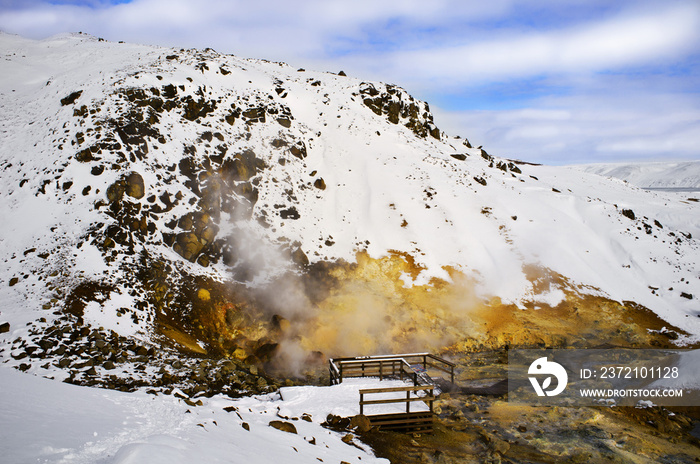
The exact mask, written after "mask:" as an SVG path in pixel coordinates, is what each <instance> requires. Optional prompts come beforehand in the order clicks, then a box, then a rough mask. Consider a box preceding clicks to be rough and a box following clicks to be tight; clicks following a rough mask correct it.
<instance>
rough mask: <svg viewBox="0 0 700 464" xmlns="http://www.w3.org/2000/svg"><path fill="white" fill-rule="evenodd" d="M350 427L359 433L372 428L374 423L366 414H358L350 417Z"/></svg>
mask: <svg viewBox="0 0 700 464" xmlns="http://www.w3.org/2000/svg"><path fill="white" fill-rule="evenodd" d="M350 428H351V429H353V430H355V431H356V432H358V433H367V432H369V431H370V430H371V429H372V423H371V422H370V421H369V418H368V417H367V416H365V415H364V414H358V415H357V416H353V418H352V419H350Z"/></svg>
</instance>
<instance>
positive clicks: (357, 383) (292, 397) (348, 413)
mask: <svg viewBox="0 0 700 464" xmlns="http://www.w3.org/2000/svg"><path fill="white" fill-rule="evenodd" d="M406 385H407V384H406V383H405V382H402V381H400V380H383V381H379V380H378V379H374V380H372V379H365V378H356V379H355V378H350V379H344V380H343V382H342V383H340V384H338V385H332V386H329V387H312V386H304V387H284V388H281V389H280V395H281V396H282V399H283V400H284V408H285V409H281V410H280V412H282V411H285V410H286V409H292V410H296V411H306V412H308V413H309V414H311V415H313V416H314V417H325V416H326V415H328V414H334V415H336V416H340V417H352V416H356V415H357V414H359V413H360V405H359V401H360V390H363V389H370V388H392V387H405V386H406ZM405 398H406V393H405V392H389V393H372V394H369V395H367V396H365V401H373V400H387V399H405ZM428 410H429V408H428V406H427V405H426V404H425V403H423V402H421V401H414V402H412V403H411V412H420V411H428ZM402 412H406V404H405V403H389V404H377V405H367V406H365V407H364V411H363V413H364V414H365V415H373V414H393V413H402ZM285 415H287V416H289V415H291V414H285Z"/></svg>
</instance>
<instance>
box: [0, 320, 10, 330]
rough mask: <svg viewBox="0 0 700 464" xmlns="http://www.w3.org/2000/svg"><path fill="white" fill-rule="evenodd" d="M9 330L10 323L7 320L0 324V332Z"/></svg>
mask: <svg viewBox="0 0 700 464" xmlns="http://www.w3.org/2000/svg"><path fill="white" fill-rule="evenodd" d="M9 331H10V323H9V322H3V323H2V324H0V333H7V332H9Z"/></svg>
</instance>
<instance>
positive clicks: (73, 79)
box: [0, 34, 700, 337]
mask: <svg viewBox="0 0 700 464" xmlns="http://www.w3.org/2000/svg"><path fill="white" fill-rule="evenodd" d="M0 40H1V41H2V50H3V57H2V59H3V70H4V71H5V72H3V73H2V77H1V78H0V79H1V80H0V92H1V95H0V108H1V109H2V112H1V113H0V114H1V116H0V117H1V118H2V120H1V121H0V124H1V126H0V127H1V129H0V130H2V133H3V137H2V141H0V153H2V165H1V166H0V169H2V171H1V172H2V185H3V190H2V192H1V193H0V195H2V199H1V200H2V201H1V202H0V208H1V211H0V214H1V215H2V217H3V218H4V220H3V222H2V224H0V240H2V251H1V252H0V253H2V256H1V257H0V261H1V262H2V267H3V269H2V273H1V274H0V275H1V276H2V277H1V278H2V280H3V282H4V283H3V285H2V287H0V292H2V295H1V296H2V302H3V303H2V305H3V306H2V307H0V311H2V317H4V318H5V319H7V320H11V321H10V322H12V326H13V327H17V326H21V325H22V324H23V323H25V322H26V321H27V320H29V319H31V318H32V317H34V316H32V315H28V314H27V312H26V311H25V309H24V308H27V307H41V306H44V305H49V306H50V305H51V304H55V300H58V301H61V300H62V298H64V297H65V294H62V293H61V292H62V291H65V289H66V288H70V286H71V285H75V282H76V279H106V280H108V281H110V282H112V283H114V282H121V280H123V279H127V278H128V277H129V273H128V272H127V271H125V269H128V268H129V266H133V265H134V260H135V258H134V256H137V255H138V254H139V253H144V252H147V253H148V255H149V256H151V257H153V256H155V257H159V258H158V259H163V260H166V261H168V262H173V263H176V264H177V265H178V266H180V267H181V268H182V269H186V270H187V272H190V273H194V274H202V275H209V276H220V277H221V278H223V279H228V278H230V276H231V275H232V274H233V275H234V276H236V279H238V280H239V281H243V282H246V283H247V285H249V286H256V285H260V284H262V283H264V282H265V281H266V280H269V279H270V278H271V276H272V275H274V274H275V273H279V272H281V271H282V270H284V269H287V268H289V266H290V265H291V262H290V261H289V259H288V256H289V255H290V254H291V255H292V256H294V253H296V257H297V258H299V259H297V261H301V262H302V263H303V262H305V260H306V259H308V261H310V262H311V263H314V262H319V261H323V260H328V261H333V260H339V259H342V260H346V261H350V262H352V261H353V260H354V259H355V254H356V252H357V251H358V250H365V251H367V252H368V254H369V255H370V256H373V257H378V256H382V255H385V254H387V253H388V252H389V251H390V250H397V251H400V252H404V253H408V254H410V255H411V256H412V257H413V258H414V259H415V261H416V263H417V264H418V265H420V266H423V268H424V269H423V270H422V272H421V274H420V275H419V276H418V277H417V279H416V280H415V281H414V282H409V281H410V280H411V279H410V278H409V279H408V280H407V284H425V283H427V282H429V281H430V279H431V278H433V277H438V278H442V279H447V280H449V275H448V274H447V272H446V271H445V266H452V267H453V268H456V269H458V270H460V271H462V272H464V273H465V274H466V275H469V276H472V277H473V278H475V279H476V280H477V281H478V283H479V292H480V294H481V295H484V296H485V297H490V296H498V297H500V298H501V299H503V300H504V301H512V302H515V303H518V302H519V301H524V300H538V299H540V300H542V301H547V302H549V303H552V304H556V302H557V299H558V298H559V297H561V294H560V293H557V292H556V291H554V292H553V293H550V294H547V295H537V294H536V293H537V292H536V291H535V290H534V288H533V283H532V282H530V281H529V280H528V279H527V278H526V276H525V273H524V271H523V266H524V265H530V264H534V265H538V266H541V267H544V268H547V269H550V270H552V271H554V272H556V273H559V274H561V275H563V276H565V277H566V278H568V279H569V281H570V282H572V284H573V285H576V286H579V287H580V288H581V289H588V290H586V291H591V292H593V293H596V294H602V295H606V296H608V297H610V298H612V299H614V300H619V301H621V300H630V301H636V302H637V303H639V304H642V305H644V306H646V307H648V308H650V309H652V310H653V311H654V312H656V313H657V314H659V315H660V316H661V317H662V318H664V319H665V320H667V321H668V322H669V323H671V324H674V325H676V326H679V327H682V328H685V329H687V330H688V331H690V333H691V334H693V336H694V337H697V336H699V335H700V322H699V321H700V319H698V318H697V317H696V316H697V295H700V275H698V268H697V263H698V262H700V259H699V258H700V252H699V251H698V243H697V240H696V238H695V237H698V236H700V235H699V234H700V221H699V220H698V218H700V215H699V214H698V203H697V202H695V201H687V200H686V199H685V198H681V199H679V198H678V197H675V196H670V195H666V194H664V193H650V192H645V191H642V190H639V189H636V188H632V187H630V186H629V185H626V184H624V183H622V182H619V181H614V180H608V179H605V178H601V177H600V176H596V175H588V174H585V173H581V172H578V171H572V170H570V169H566V168H554V167H547V166H532V165H523V164H520V165H517V166H516V165H515V164H513V163H512V162H509V161H507V160H499V159H493V158H492V157H490V156H489V155H487V154H486V153H485V152H484V151H483V150H481V149H476V148H471V147H470V146H469V144H468V142H467V141H466V140H464V139H460V138H452V137H448V136H446V135H445V134H440V132H439V131H438V130H436V129H435V126H434V125H433V124H432V116H430V115H429V113H428V109H427V105H424V104H423V103H422V102H417V101H415V102H414V101H413V99H412V98H411V97H410V96H408V94H406V93H405V92H404V91H403V90H401V89H399V88H396V87H393V86H385V85H384V84H380V83H363V82H362V81H360V80H358V79H354V78H351V77H345V76H338V75H335V74H330V73H318V72H307V71H303V70H297V69H295V68H292V67H290V66H288V65H286V64H280V63H269V62H265V61H257V60H241V59H238V58H236V57H233V56H225V55H220V54H217V53H216V52H214V51H212V50H206V51H196V50H189V51H185V50H170V49H162V48H157V47H145V46H135V45H128V44H114V43H107V42H101V41H98V40H96V39H94V38H91V37H87V36H81V35H66V36H61V37H57V38H53V39H48V40H44V41H29V40H24V39H21V38H18V37H15V36H11V35H7V34H3V35H2V36H0ZM168 86H169V89H170V90H168ZM134 89H137V90H134ZM76 92H82V93H79V94H76ZM168 93H174V96H170V97H167V96H166V94H168ZM76 95H77V96H76ZM70 96H73V97H74V98H73V99H72V101H68V102H67V103H65V100H64V103H62V102H61V100H62V99H67V100H71V98H68V97H70ZM373 98H374V99H375V101H374V102H373V101H372V99H373ZM382 99H383V100H382ZM156 100H157V101H156ZM368 100H369V103H368ZM154 101H155V103H154ZM168 105H171V106H170V107H168ZM392 105H393V106H392ZM410 105H413V106H410ZM154 108H156V109H155V110H154ZM265 116H266V117H267V118H266V120H265V122H263V121H262V119H265V118H264V117H265ZM392 119H393V120H392ZM247 150H252V152H248V151H247ZM246 153H248V155H246ZM250 153H253V154H252V155H251V154H250ZM234 155H235V158H236V159H237V160H238V161H235V162H233V163H231V164H229V165H227V164H226V163H227V162H228V161H230V160H231V159H232V158H234ZM183 160H185V161H187V162H186V163H184V164H183ZM227 160H228V161H227ZM235 163H238V164H235ZM246 163H247V164H246ZM227 169H228V170H227ZM133 173H136V174H137V176H136V180H137V181H136V187H134V186H133V185H132V184H130V182H131V180H130V179H132V178H131V177H129V176H130V175H132V174H133ZM231 173H232V174H231ZM227 175H228V176H229V177H226V176H227ZM138 178H140V180H141V181H142V182H143V190H145V193H136V194H131V193H129V188H136V189H137V190H138V183H139V182H138V181H139V179H138ZM321 180H322V182H321ZM110 189H112V190H111V192H112V193H110ZM229 189H230V190H229ZM125 191H126V192H127V193H126V194H125V193H124V192H125ZM115 192H116V193H115ZM110 195H112V196H113V197H115V198H116V200H115V199H114V198H112V197H110ZM139 195H141V196H139ZM176 196H178V197H179V200H177V201H176V200H175V198H176ZM212 198H214V200H212ZM120 202H121V203H120ZM124 205H126V206H124ZM625 209H627V210H631V211H633V212H634V219H630V218H628V217H626V216H624V215H623V214H622V212H623V210H625ZM188 214H190V216H188ZM191 214H194V215H195V216H192V215H191ZM188 218H189V219H188ZM193 223H194V225H193ZM657 224H658V225H657ZM110 227H111V228H110ZM105 237H109V239H105ZM213 237H214V238H213ZM231 237H235V240H231ZM114 242H116V245H115V244H114ZM188 247H190V248H188ZM188 250H189V251H188ZM222 250H223V251H222ZM227 250H228V251H230V254H231V255H233V256H234V258H232V259H230V260H228V262H227V260H226V259H222V255H226V251H227ZM47 252H50V256H49V257H48V258H46V255H45V254H44V255H43V257H42V256H41V254H42V253H47ZM299 252H301V255H300V254H299ZM217 253H218V254H217ZM300 256H301V257H300ZM204 258H206V259H204ZM130 260H131V261H130ZM28 270H32V272H28ZM125 272H126V275H125V274H124V273H125ZM46 274H48V276H47V275H46ZM52 274H54V275H53V277H51V275H52ZM105 276H106V277H105ZM241 276H243V277H241ZM12 278H15V279H16V280H17V282H15V283H14V285H12V286H9V285H8V282H9V281H10V279H12ZM44 279H46V280H45V281H44ZM110 279H111V280H110ZM120 279H121V280H120ZM135 285H136V284H135ZM45 287H48V288H49V289H50V290H51V289H54V290H53V291H52V292H46V291H44V290H43V288H45ZM650 287H653V288H655V289H660V290H659V291H658V292H656V291H655V292H650ZM667 289H674V290H667ZM679 289H682V291H681V290H679ZM582 291H583V290H582ZM681 293H685V294H688V295H694V297H693V298H692V299H688V298H687V297H682V296H681ZM52 298H54V299H55V300H54V302H52ZM134 298H136V296H135V295H134V294H133V292H131V293H130V292H129V291H128V290H125V289H124V288H123V287H117V288H115V289H113V290H112V291H111V292H110V293H109V295H108V297H107V300H106V301H102V302H101V305H102V306H101V307H107V308H114V309H118V308H120V307H124V306H129V305H131V306H133V305H134V304H135V300H134ZM22 302H23V303H22ZM88 309H89V308H88ZM88 312H89V311H88ZM103 312H105V313H109V311H103ZM688 316H690V317H688ZM87 317H88V318H89V317H90V314H88V315H87ZM96 317H98V316H96ZM99 317H107V316H99ZM95 322H99V323H101V324H107V325H108V328H110V329H115V330H117V331H118V332H120V333H127V334H131V333H137V332H139V331H141V332H144V333H145V332H147V331H148V329H147V327H146V328H144V327H143V324H141V325H136V326H134V325H132V324H130V323H129V322H128V321H126V320H119V319H109V318H107V320H105V321H103V320H101V319H100V320H99V321H95Z"/></svg>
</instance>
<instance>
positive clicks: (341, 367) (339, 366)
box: [338, 361, 343, 383]
mask: <svg viewBox="0 0 700 464" xmlns="http://www.w3.org/2000/svg"><path fill="white" fill-rule="evenodd" d="M338 371H339V373H340V378H339V379H338V383H343V361H340V362H339V363H338Z"/></svg>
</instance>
